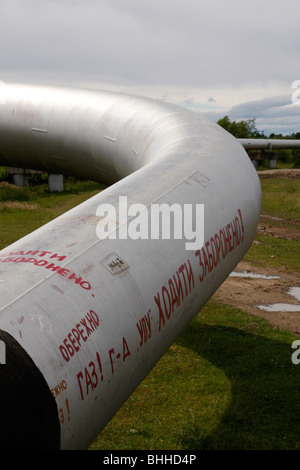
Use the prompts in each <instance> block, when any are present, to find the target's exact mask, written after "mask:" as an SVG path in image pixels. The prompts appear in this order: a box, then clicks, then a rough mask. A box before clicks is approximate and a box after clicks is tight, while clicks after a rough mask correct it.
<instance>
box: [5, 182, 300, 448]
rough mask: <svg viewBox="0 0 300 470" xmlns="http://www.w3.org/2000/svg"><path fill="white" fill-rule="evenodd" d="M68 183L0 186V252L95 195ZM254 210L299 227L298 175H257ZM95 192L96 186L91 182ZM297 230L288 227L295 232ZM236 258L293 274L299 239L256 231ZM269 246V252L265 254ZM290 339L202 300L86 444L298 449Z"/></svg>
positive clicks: (299, 370) (298, 411)
mask: <svg viewBox="0 0 300 470" xmlns="http://www.w3.org/2000/svg"><path fill="white" fill-rule="evenodd" d="M99 188H100V186H99V185H97V184H95V183H91V182H84V183H75V182H72V181H71V182H70V183H67V184H66V186H65V189H66V190H65V191H64V192H63V193H57V194H50V193H48V192H47V190H46V188H45V186H34V187H31V188H27V189H18V188H15V187H11V186H7V185H6V184H1V185H0V228H1V230H0V248H4V247H5V246H7V245H8V244H10V243H12V242H13V241H15V240H16V239H18V238H20V237H21V236H23V235H25V234H27V233H28V232H31V231H32V230H34V229H35V228H37V227H38V226H40V225H42V224H44V223H46V222H47V221H48V220H51V219H52V218H54V217H56V216H58V215H60V214H61V213H63V212H64V211H66V210H67V209H70V208H71V207H73V206H74V205H76V204H78V203H80V202H81V201H83V200H85V199H87V198H88V197H90V196H92V195H94V194H95V193H96V192H97V191H99ZM262 188H263V202H262V213H266V214H268V215H270V216H273V217H276V218H277V219H279V220H277V219H276V222H275V223H276V224H277V226H278V227H279V228H280V227H281V228H283V229H286V228H291V227H292V228H293V229H294V230H295V231H297V230H299V219H300V217H299V194H300V181H299V180H294V181H290V180H280V179H273V178H270V179H267V178H266V179H263V180H262ZM100 189H101V188H100ZM296 233H297V232H296ZM256 239H257V241H259V242H260V243H258V244H253V246H252V247H251V248H250V250H249V252H248V253H247V255H246V259H247V261H249V262H251V263H252V264H254V265H256V266H273V267H278V268H279V267H280V268H285V269H288V270H290V271H298V272H299V266H300V255H299V238H298V239H297V237H295V238H293V237H291V238H285V237H273V236H271V235H267V234H266V235H261V234H258V235H257V237H256ZM274 252H276V258H273V257H270V253H274ZM294 339H295V337H294V336H293V335H292V334H291V333H289V332H287V331H284V330H281V329H278V328H272V327H271V326H270V325H269V324H268V323H267V322H266V321H265V320H263V319H262V318H259V317H257V316H252V315H250V314H247V313H245V312H243V311H241V310H239V309H235V308H232V307H229V306H227V305H224V304H222V303H217V302H216V301H214V300H211V301H209V302H208V303H207V304H206V306H205V307H204V308H203V309H202V311H201V312H200V313H199V314H198V315H197V317H196V318H195V319H194V320H193V321H192V322H191V324H190V325H189V326H188V327H187V329H186V330H185V331H184V332H183V334H182V335H181V336H180V337H179V338H178V340H177V341H176V343H174V344H173V345H172V347H171V348H170V349H169V351H168V352H167V353H166V354H165V355H164V356H163V358H162V359H161V360H160V361H159V363H158V364H157V365H156V366H155V367H154V369H153V370H152V371H151V373H150V374H149V375H148V376H147V378H146V379H145V380H144V381H143V382H142V383H141V385H140V386H139V387H138V388H137V389H136V391H135V392H134V393H133V394H132V395H131V397H130V398H129V399H128V400H127V401H126V403H125V404H124V405H123V407H122V408H121V409H120V410H119V412H118V413H117V414H116V415H115V417H114V418H113V419H112V420H111V421H110V423H109V424H108V425H107V426H106V428H105V429H104V430H103V431H102V433H101V434H100V435H99V436H98V438H97V439H96V440H95V441H94V442H93V443H92V444H91V446H90V449H91V450H96V449H105V450H117V449H122V450H125V449H134V450H137V449H144V450H166V449H170V450H174V449H175V450H198V449H282V450H287V449H294V450H295V449H297V450H299V449H300V433H299V416H300V400H299V384H300V381H299V378H300V364H299V365H298V366H297V365H294V364H293V363H292V361H291V354H292V352H293V350H292V349H291V344H292V342H293V340H294Z"/></svg>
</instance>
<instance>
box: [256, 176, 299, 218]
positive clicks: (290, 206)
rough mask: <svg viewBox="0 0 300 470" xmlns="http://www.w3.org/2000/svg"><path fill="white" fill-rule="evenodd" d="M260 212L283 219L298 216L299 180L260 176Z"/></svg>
mask: <svg viewBox="0 0 300 470" xmlns="http://www.w3.org/2000/svg"><path fill="white" fill-rule="evenodd" d="M261 186H262V194H263V197H262V206H261V209H262V212H263V213H268V214H271V215H273V216H274V217H284V218H285V219H297V220H298V221H299V218H300V180H299V179H295V180H284V179H279V178H262V179H261Z"/></svg>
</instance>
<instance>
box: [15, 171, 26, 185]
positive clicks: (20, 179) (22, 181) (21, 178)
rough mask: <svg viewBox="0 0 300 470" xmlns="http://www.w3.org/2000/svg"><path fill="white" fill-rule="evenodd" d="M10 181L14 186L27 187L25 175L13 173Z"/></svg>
mask: <svg viewBox="0 0 300 470" xmlns="http://www.w3.org/2000/svg"><path fill="white" fill-rule="evenodd" d="M12 180H13V184H15V185H16V186H28V175H26V174H25V173H14V174H13V175H12Z"/></svg>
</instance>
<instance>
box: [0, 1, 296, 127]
mask: <svg viewBox="0 0 300 470" xmlns="http://www.w3.org/2000/svg"><path fill="white" fill-rule="evenodd" d="M0 18H1V20H2V21H1V28H0V44H1V47H0V80H2V81H6V82H16V81H17V82H26V83H41V84H53V85H69V86H78V87H89V88H100V89H109V90H116V91H122V92H129V93H133V94H137V95H143V96H148V97H153V98H158V99H163V100H166V101H170V102H173V103H177V104H180V105H182V106H186V107H188V108H190V109H192V110H194V111H196V112H201V113H203V114H206V115H208V116H210V117H211V118H212V119H213V120H215V121H216V120H217V119H219V118H220V117H223V116H225V115H228V116H229V117H230V119H232V120H241V119H248V118H256V125H257V128H258V129H259V130H261V131H264V132H265V134H266V135H269V134H270V133H271V132H281V133H283V134H284V135H285V134H289V133H291V132H294V131H295V132H297V131H299V132H300V103H298V101H300V54H299V52H300V27H299V18H300V3H299V0H251V1H250V0H227V1H224V0H151V1H145V0H144V1H142V0H43V1H41V0H0ZM297 80H298V81H299V84H296V85H295V86H296V88H292V84H293V82H295V81H297ZM297 89H299V94H298V95H297ZM293 93H294V97H296V98H297V99H296V101H295V100H294V101H295V102H294V103H293V102H292V96H293V95H292V94H293Z"/></svg>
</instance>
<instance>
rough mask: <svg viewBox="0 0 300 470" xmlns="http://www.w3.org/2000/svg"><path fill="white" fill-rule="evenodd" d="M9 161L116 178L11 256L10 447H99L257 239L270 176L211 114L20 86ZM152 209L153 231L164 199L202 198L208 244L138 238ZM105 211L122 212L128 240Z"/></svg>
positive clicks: (3, 138) (1, 320)
mask: <svg viewBox="0 0 300 470" xmlns="http://www.w3.org/2000/svg"><path fill="white" fill-rule="evenodd" d="M0 164H1V165H5V166H14V167H21V168H27V169H36V170H41V171H45V172H50V173H62V174H64V175H76V176H80V177H84V178H89V179H92V180H94V181H99V182H100V181H101V182H106V183H107V184H108V185H109V187H108V188H107V189H106V190H104V191H102V192H99V194H97V195H96V196H94V197H92V198H91V199H89V200H88V201H86V202H84V203H82V204H80V205H79V206H77V207H75V208H74V209H72V210H70V211H68V212H66V213H65V214H63V215H61V216H60V217H58V218H57V219H55V220H53V221H52V222H50V223H48V224H46V225H44V226H43V227H41V228H39V229H38V230H36V231H34V232H33V233H31V234H29V235H27V236H25V237H24V238H22V239H20V240H18V241H17V242H15V243H13V244H12V245H10V246H8V247H6V248H4V249H3V250H2V251H0V281H1V282H0V299H1V300H0V340H1V341H3V343H4V344H5V345H6V364H2V365H1V366H0V374H1V375H0V377H1V382H0V408H1V422H2V429H3V430H5V429H6V430H7V432H3V439H1V442H0V447H2V448H9V449H13V448H15V446H16V442H17V437H16V436H17V435H18V436H21V435H22V436H23V435H24V436H26V438H24V441H23V442H24V444H23V445H24V448H26V449H28V448H33V449H35V448H42V449H43V448H45V449H46V448H54V449H86V448H87V447H88V446H89V444H90V443H91V442H92V440H93V439H94V438H95V437H96V436H97V435H98V434H99V432H100V431H101V429H103V427H104V426H105V425H106V424H107V422H108V421H109V420H110V419H111V418H112V417H113V416H114V414H115V413H116V411H117V410H118V409H119V408H120V406H121V405H122V404H123V403H124V401H125V400H126V399H127V398H128V397H129V396H130V394H131V393H132V392H133V391H134V390H135V388H136V387H137V386H138V385H139V383H140V382H141V381H142V380H143V379H144V377H145V376H146V375H147V374H148V372H149V371H150V370H151V369H152V368H153V366H154V365H155V364H156V363H157V361H158V360H159V359H160V358H161V357H162V355H163V354H164V353H165V352H166V351H167V350H168V348H169V347H170V345H171V344H172V343H173V342H174V341H175V340H176V338H177V337H178V335H179V334H180V333H181V332H182V331H183V329H184V328H185V327H186V326H187V325H188V323H189V322H190V321H191V320H192V318H193V317H194V316H195V315H196V314H197V313H198V312H199V310H200V309H201V308H202V307H203V305H204V304H205V303H206V302H207V301H208V300H209V298H210V297H211V296H212V295H213V293H214V292H215V291H216V290H217V289H218V287H219V286H220V285H221V284H222V282H223V281H224V280H225V279H226V278H227V276H228V275H229V274H230V273H231V271H232V270H233V269H234V267H235V266H236V265H237V263H238V262H239V261H240V260H241V259H242V258H243V256H244V255H245V253H246V252H247V250H248V249H249V247H250V246H251V244H252V241H253V239H254V236H255V233H256V228H257V222H258V216H259V211H260V202H261V188H260V183H259V178H258V176H257V174H256V171H255V169H254V168H253V165H252V163H251V161H250V159H249V157H248V156H247V154H246V152H245V150H244V148H243V147H242V145H241V144H240V143H239V142H238V141H237V140H236V139H235V138H234V137H233V136H232V135H230V134H229V133H227V132H226V131H225V130H224V129H222V128H221V127H219V126H218V125H217V124H215V123H213V122H211V121H210V120H208V119H206V118H204V117H202V116H201V115H199V114H196V113H192V112H190V111H187V110H185V109H183V108H181V107H177V106H174V105H171V104H166V103H162V102H160V101H154V100H150V99H146V98H140V97H136V96H128V95H124V94H118V93H111V92H106V91H103V92H102V91H92V90H81V89H71V88H70V89H67V88H55V87H38V86H27V85H18V84H11V85H9V84H6V86H5V100H2V102H1V104H0ZM120 201H122V204H121V205H120ZM124 201H126V208H125V206H124V203H123V202H124ZM137 204H139V205H140V206H138V207H141V206H143V208H144V211H145V212H143V214H145V213H146V214H147V220H148V221H149V225H148V229H149V232H148V233H150V232H151V218H150V213H151V208H152V207H153V206H154V205H163V204H164V207H168V208H172V207H173V205H176V207H180V208H182V209H185V208H187V207H193V208H194V207H196V206H197V205H202V206H203V208H204V218H203V220H202V219H201V220H202V221H203V227H202V228H203V239H202V240H201V242H200V241H199V240H197V239H196V242H195V244H194V245H193V246H192V249H187V245H186V239H184V237H181V238H180V237H177V238H176V237H173V238H172V237H169V238H162V237H151V236H148V237H146V236H140V237H139V236H136V234H137V233H138V231H137V225H138V224H137V218H138V217H139V214H136V215H134V214H132V213H130V210H129V208H130V207H132V206H133V205H137ZM99 207H100V208H101V207H102V208H103V207H104V208H107V207H113V208H116V212H115V216H112V219H113V220H111V219H110V220H109V226H110V227H111V228H112V233H114V236H112V237H107V238H101V237H100V238H99V232H101V230H102V228H103V220H105V219H103V214H102V215H101V213H100V212H101V211H100V212H99ZM125 209H128V211H127V212H126V211H125V213H126V216H125V217H124V210H125ZM141 214H142V213H141ZM141 214H140V217H141ZM182 214H183V215H185V213H184V212H182ZM189 214H191V213H189ZM142 220H143V221H146V219H145V218H143V219H142ZM139 221H141V218H140V219H139ZM101 224H102V225H101ZM152 225H153V224H152ZM125 229H127V232H126V230H125ZM130 230H131V232H130ZM121 234H122V235H121ZM124 234H125V235H126V234H127V235H128V236H124ZM130 234H131V236H130ZM143 234H144V232H143ZM23 391H24V393H23ZM25 391H26V393H25ZM17 447H18V445H17Z"/></svg>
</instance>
